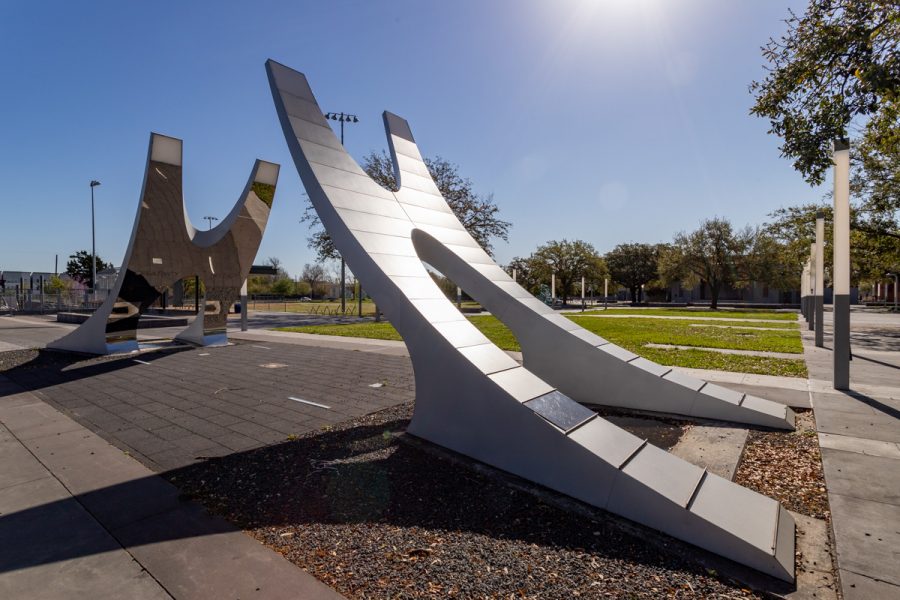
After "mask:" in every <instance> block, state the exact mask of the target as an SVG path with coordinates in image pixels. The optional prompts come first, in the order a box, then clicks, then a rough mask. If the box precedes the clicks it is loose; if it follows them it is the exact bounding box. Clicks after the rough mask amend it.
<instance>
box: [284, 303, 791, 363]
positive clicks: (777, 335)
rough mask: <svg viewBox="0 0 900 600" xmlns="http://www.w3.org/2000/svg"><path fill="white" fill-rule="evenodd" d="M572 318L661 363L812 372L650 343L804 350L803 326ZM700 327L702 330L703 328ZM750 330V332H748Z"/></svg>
mask: <svg viewBox="0 0 900 600" xmlns="http://www.w3.org/2000/svg"><path fill="white" fill-rule="evenodd" d="M570 318H571V319H572V320H573V321H575V322H576V323H578V324H579V325H581V326H582V327H585V329H588V330H590V331H593V332H594V333H596V334H597V335H600V336H601V337H603V338H605V339H607V340H609V341H611V342H613V343H614V344H617V345H619V346H622V347H623V348H626V349H628V350H631V351H632V352H634V353H635V354H639V355H640V356H643V357H644V358H647V359H649V360H652V361H654V362H657V363H659V364H661V365H667V366H673V367H686V368H694V369H714V370H718V371H733V372H737V373H753V374H758V375H782V376H786V377H806V376H807V371H806V363H805V362H804V361H803V360H802V359H800V358H799V357H798V359H797V360H792V359H786V358H770V357H764V356H742V355H737V354H722V353H721V352H714V351H710V350H700V349H696V350H695V349H691V350H678V349H671V350H670V349H666V348H647V347H646V346H644V344H646V343H649V342H653V343H658V344H678V345H681V346H705V347H709V348H733V349H738V350H763V351H769V352H798V353H799V352H802V351H803V349H802V345H801V343H800V332H799V331H797V330H787V329H785V330H773V331H756V330H751V331H744V330H734V329H718V328H713V327H694V328H691V327H690V321H675V320H673V321H662V320H660V319H595V318H590V317H586V318H578V317H577V316H570ZM469 320H470V321H471V322H472V323H473V324H474V325H475V326H476V327H477V328H478V329H479V330H480V331H481V332H482V333H484V335H485V336H487V338H488V339H489V340H491V342H493V343H494V344H496V345H497V346H498V347H500V348H502V349H503V350H512V351H516V352H519V351H521V348H520V347H519V343H518V341H517V340H516V338H515V336H514V335H513V334H512V331H510V330H509V328H507V327H506V326H505V325H504V324H503V323H501V322H500V321H499V320H498V319H497V318H496V317H493V316H487V315H485V316H475V317H469ZM697 330H700V331H699V332H698V331H697ZM277 331H292V332H297V333H311V334H317V335H337V336H345V337H361V338H370V339H379V340H402V338H401V337H400V334H399V333H397V330H396V329H394V327H393V326H392V325H391V324H390V323H388V322H381V323H352V324H347V325H309V326H304V327H279V328H278V329H277ZM748 333H749V335H744V334H748Z"/></svg>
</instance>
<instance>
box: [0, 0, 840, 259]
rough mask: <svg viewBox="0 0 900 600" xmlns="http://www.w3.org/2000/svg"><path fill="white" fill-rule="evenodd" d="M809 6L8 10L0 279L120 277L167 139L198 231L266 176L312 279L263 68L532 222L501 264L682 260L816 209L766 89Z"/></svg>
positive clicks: (268, 241) (709, 2) (587, 3)
mask: <svg viewBox="0 0 900 600" xmlns="http://www.w3.org/2000/svg"><path fill="white" fill-rule="evenodd" d="M789 6H793V7H794V8H795V9H798V10H800V11H802V9H803V6H804V3H803V2H797V1H789V0H778V1H766V2H751V1H745V2H723V1H721V0H679V1H677V2H676V1H674V0H553V1H550V0H545V1H538V0H532V1H526V0H505V1H499V0H497V1H494V0H468V1H454V2H423V1H402V2H401V1H397V2H382V1H371V0H370V1H358V2H342V1H327V2H326V1H322V0H319V1H316V2H307V1H303V0H291V1H285V2H274V1H256V2H252V3H250V2H241V3H238V2H221V1H218V2H183V1H177V2H175V1H160V2H121V1H94V2H72V1H69V0H66V1H58V2H35V1H26V0H22V1H16V0H6V1H4V2H2V3H0V75H2V81H3V85H2V87H0V179H2V181H3V186H2V188H0V189H2V191H0V199H2V200H0V208H2V213H0V223H2V227H0V269H7V270H52V269H53V259H54V255H55V254H57V253H58V254H59V256H60V268H61V269H62V268H64V264H65V259H66V257H67V256H68V255H69V254H70V253H73V252H74V251H76V250H79V249H86V248H87V249H89V248H90V190H89V187H88V182H89V181H90V180H91V179H93V178H96V179H99V180H100V181H101V182H102V186H101V187H100V188H98V189H97V211H98V216H97V252H98V254H99V255H100V256H102V257H103V258H104V259H106V260H111V261H112V262H114V263H115V264H119V263H120V261H121V259H122V255H123V253H124V250H125V246H126V244H127V241H128V236H129V234H130V229H131V225H132V222H133V219H134V214H135V210H136V204H137V201H138V195H139V193H140V188H141V179H142V177H143V169H144V163H145V158H146V150H147V142H148V137H149V133H150V132H151V131H156V132H160V133H164V134H168V135H172V136H176V137H180V138H182V139H184V140H185V187H184V189H185V197H186V201H187V205H188V211H189V213H190V216H191V218H192V219H193V221H194V223H195V224H196V225H198V226H200V227H202V226H205V222H204V221H202V217H203V216H204V215H215V216H219V217H222V216H224V215H225V214H226V213H227V211H228V210H229V208H230V207H231V206H232V205H233V203H234V202H235V200H236V199H237V195H238V194H239V193H240V191H241V189H242V188H243V185H244V183H245V182H246V179H247V176H248V173H249V169H250V167H251V166H252V164H253V160H254V159H255V158H256V157H259V158H263V159H266V160H271V161H274V162H278V163H281V164H282V171H281V179H280V181H279V186H278V192H277V195H276V199H275V207H274V210H273V212H272V216H271V220H270V222H269V228H268V230H267V231H266V236H265V238H264V239H263V243H262V246H261V248H260V251H259V255H258V256H257V262H263V261H264V260H265V258H266V257H268V256H277V257H279V258H281V259H282V261H283V262H284V264H285V265H286V267H287V268H288V270H289V271H290V272H291V273H292V274H293V275H296V274H298V273H299V271H300V270H301V269H302V266H303V264H304V263H305V262H311V261H312V260H313V254H312V252H311V251H309V250H308V249H307V248H306V237H307V235H308V232H307V229H306V226H305V225H301V224H299V223H298V221H299V218H300V215H301V212H302V208H303V195H302V187H301V184H300V180H299V177H298V176H297V173H296V171H295V170H294V168H293V165H292V163H291V160H290V156H289V154H288V151H287V147H286V145H285V142H284V139H283V136H282V133H281V131H280V127H279V125H278V121H277V118H276V115H275V110H274V108H273V105H272V99H271V95H270V92H269V89H268V83H267V81H266V77H265V71H264V67H263V63H264V62H265V60H266V59H267V58H273V59H275V60H278V61H280V62H282V63H284V64H287V65H289V66H292V67H294V68H296V69H298V70H301V71H304V72H305V73H306V74H307V76H308V77H309V79H310V82H311V83H312V86H313V89H314V91H315V93H316V94H317V96H318V99H319V101H320V103H321V105H322V107H323V108H324V109H325V110H334V111H345V112H352V113H356V114H357V115H359V117H360V119H361V121H360V123H359V124H357V125H353V126H351V127H350V128H349V129H348V131H347V147H348V150H349V151H350V152H351V153H352V154H353V155H354V156H355V157H356V158H357V159H361V158H362V157H363V156H364V155H365V154H367V153H368V152H369V151H370V150H380V149H382V148H385V147H386V143H385V139H384V133H383V128H382V123H381V117H380V115H381V111H382V110H384V109H389V110H391V111H393V112H396V113H398V114H400V115H402V116H404V117H406V118H407V119H409V120H410V122H411V124H412V126H413V131H414V133H415V135H416V138H417V140H418V141H419V144H420V146H421V148H422V149H423V151H424V153H425V154H426V155H432V156H433V155H436V154H439V155H442V156H444V157H445V158H447V159H449V160H451V161H452V162H455V163H457V164H458V165H459V167H460V171H461V173H462V174H463V175H465V176H468V177H470V178H471V179H472V180H473V182H474V183H475V186H476V189H477V190H478V191H480V192H482V193H493V194H494V197H495V199H496V201H497V203H498V204H499V206H500V208H501V213H502V216H503V217H504V218H505V219H507V220H509V221H511V222H512V223H513V227H512V230H511V235H510V240H509V243H508V244H504V243H502V242H501V243H498V244H497V246H496V254H497V258H498V259H499V260H500V262H506V261H508V260H509V259H510V258H511V257H512V256H515V255H526V254H528V253H530V252H531V251H532V250H534V248H535V247H536V246H537V245H538V244H540V243H543V242H545V241H547V240H550V239H562V238H568V239H576V238H580V239H584V240H587V241H589V242H591V243H593V244H594V245H595V246H596V248H597V249H598V250H599V251H601V252H605V251H607V250H609V249H610V248H612V247H613V246H615V245H616V244H618V243H621V242H628V241H641V242H658V241H667V240H670V239H671V238H672V236H673V235H674V234H675V233H676V232H677V231H679V230H686V229H692V228H694V227H695V226H696V225H697V223H698V222H699V221H700V220H701V219H702V218H705V217H710V216H714V215H718V216H723V217H727V218H729V219H731V220H732V221H733V222H734V223H736V224H738V225H744V224H748V223H749V224H757V223H760V222H762V221H764V220H765V218H766V215H767V213H769V212H771V211H772V210H774V209H776V208H778V207H780V206H786V205H791V204H796V203H800V202H807V201H811V200H816V199H818V198H820V197H821V196H822V191H823V190H821V189H819V190H816V189H812V188H810V187H808V186H807V185H806V184H805V183H804V182H803V181H802V180H801V178H800V177H799V176H798V175H797V174H796V173H795V172H794V171H793V170H792V168H791V166H790V164H789V162H788V161H786V160H784V159H781V158H779V155H778V150H777V144H778V140H777V139H776V138H774V137H772V136H770V135H768V134H767V133H766V130H767V123H766V122H765V121H764V120H761V119H758V118H755V117H751V116H749V115H748V108H749V107H750V105H751V102H752V100H751V96H750V94H749V93H748V91H747V86H748V84H749V83H750V81H751V80H753V79H755V78H759V77H761V76H762V75H763V73H764V71H763V68H762V58H761V56H760V52H759V47H760V45H762V44H763V43H765V41H766V40H767V38H768V37H769V36H770V35H776V34H779V33H781V32H782V31H783V29H784V24H783V23H782V19H783V18H784V17H785V16H786V15H787V9H788V7H789Z"/></svg>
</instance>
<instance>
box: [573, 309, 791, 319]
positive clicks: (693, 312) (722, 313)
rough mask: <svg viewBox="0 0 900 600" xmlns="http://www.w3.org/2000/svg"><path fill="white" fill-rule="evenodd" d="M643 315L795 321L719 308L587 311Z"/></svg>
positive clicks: (772, 313)
mask: <svg viewBox="0 0 900 600" xmlns="http://www.w3.org/2000/svg"><path fill="white" fill-rule="evenodd" d="M604 313H606V314H608V315H644V316H647V317H697V318H699V319H715V318H717V317H718V318H720V319H750V320H753V319H769V320H775V321H796V320H797V313H795V312H777V311H774V310H761V309H752V310H741V311H738V310H729V309H724V308H720V309H717V310H710V309H708V308H610V309H609V310H589V311H585V313H584V314H588V315H602V314H604Z"/></svg>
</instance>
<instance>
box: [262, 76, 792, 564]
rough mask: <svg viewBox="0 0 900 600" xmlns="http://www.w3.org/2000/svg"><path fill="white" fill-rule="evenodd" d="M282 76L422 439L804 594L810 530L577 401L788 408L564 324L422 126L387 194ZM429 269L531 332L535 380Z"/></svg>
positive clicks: (307, 179) (732, 410)
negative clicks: (391, 335) (527, 284)
mask: <svg viewBox="0 0 900 600" xmlns="http://www.w3.org/2000/svg"><path fill="white" fill-rule="evenodd" d="M266 70H267V72H268V76H269V83H270V85H271V88H272V94H273V97H274V100H275V105H276V109H277V112H278V116H279V119H280V121H281V125H282V128H283V130H284V134H285V138H286V140H287V143H288V147H289V148H290V151H291V155H292V157H293V159H294V163H295V165H296V167H297V170H298V171H299V173H300V177H301V179H302V181H303V185H304V187H305V188H306V191H307V193H308V194H309V197H310V199H311V201H312V203H313V205H314V207H315V209H316V211H317V212H318V215H319V217H320V218H321V220H322V223H323V224H324V226H325V228H326V230H327V231H328V233H329V234H330V236H331V237H332V239H333V241H334V244H335V246H336V247H337V248H338V250H339V251H340V253H341V255H342V256H343V257H344V258H345V259H346V261H347V262H348V263H349V264H350V267H351V268H352V269H353V272H354V274H356V275H357V276H358V277H359V279H360V280H361V281H362V282H363V283H364V284H365V287H366V290H367V291H368V292H369V293H370V294H371V295H372V297H373V298H374V299H375V300H376V301H377V302H378V306H379V308H381V309H382V310H383V311H384V313H385V314H386V315H387V316H388V317H389V318H390V320H391V322H392V323H393V324H394V326H395V327H396V328H397V330H398V331H399V332H400V334H401V335H402V336H403V339H404V340H405V342H406V344H407V347H408V348H409V354H410V358H411V360H412V363H413V368H414V371H415V378H416V404H415V412H414V415H413V419H412V421H411V423H410V425H409V429H408V431H409V433H411V434H413V435H416V436H419V437H421V438H424V439H427V440H429V441H431V442H434V443H437V444H440V445H442V446H445V447H447V448H450V449H452V450H455V451H457V452H460V453H462V454H465V455H467V456H470V457H472V458H475V459H477V460H480V461H482V462H485V463H487V464H490V465H493V466H495V467H498V468H500V469H503V470H506V471H508V472H510V473H514V474H516V475H519V476H521V477H524V478H526V479H529V480H531V481H534V482H536V483H539V484H542V485H545V486H547V487H549V488H552V489H554V490H557V491H559V492H562V493H564V494H567V495H569V496H572V497H574V498H577V499H579V500H582V501H584V502H587V503H589V504H591V505H593V506H597V507H600V508H604V509H607V510H610V511H612V512H614V513H617V514H619V515H622V516H625V517H627V518H630V519H633V520H635V521H637V522H640V523H643V524H645V525H648V526H650V527H653V528H656V529H659V530H661V531H664V532H666V533H668V534H670V535H673V536H675V537H677V538H680V539H682V540H686V541H688V542H691V543H693V544H696V545H697V546H700V547H703V548H706V549H708V550H711V551H713V552H716V553H718V554H720V555H723V556H726V557H729V558H731V559H733V560H735V561H738V562H741V563H743V564H746V565H749V566H751V567H754V568H756V569H758V570H760V571H763V572H765V573H768V574H770V575H773V576H775V577H779V578H782V579H786V580H792V579H793V572H794V521H793V519H792V517H791V516H790V514H789V513H788V512H787V511H786V510H785V509H784V508H783V507H781V506H780V505H779V504H778V502H776V501H775V500H772V499H771V498H767V497H765V496H762V495H760V494H757V493H755V492H752V491H750V490H747V489H745V488H742V487H740V486H738V485H736V484H734V483H732V482H730V481H728V480H726V479H723V478H721V477H719V476H717V475H714V474H712V473H709V472H707V471H706V470H705V469H701V468H699V467H696V466H694V465H691V464H689V463H687V462H685V461H683V460H681V459H679V458H676V457H674V456H672V455H671V454H668V453H667V452H664V451H663V450H660V449H659V448H656V447H655V446H653V445H651V444H648V443H647V442H646V440H641V439H639V438H637V437H635V436H634V435H631V434H630V433H628V432H626V431H624V430H622V429H620V428H618V427H616V426H615V425H613V424H611V423H610V422H608V421H606V420H604V419H602V418H600V417H599V416H598V415H597V414H596V413H594V412H593V411H591V410H589V409H587V408H585V407H584V406H582V405H581V404H579V402H576V401H575V400H579V401H581V402H585V403H597V404H609V405H615V406H626V407H629V408H643V409H650V410H662V411H666V412H677V413H681V414H686V415H694V416H701V417H710V418H717V419H732V420H739V421H743V422H748V423H758V424H763V425H769V426H773V427H783V428H789V427H791V425H792V420H793V414H792V413H791V412H790V411H789V410H788V409H786V408H784V407H782V406H780V405H775V404H774V403H771V402H768V401H766V400H762V399H760V398H755V397H751V396H743V395H741V394H736V393H734V392H731V391H729V390H725V389H724V388H719V387H717V386H713V385H711V384H706V383H705V382H702V381H699V380H694V379H691V378H687V377H683V376H680V375H677V374H675V373H674V372H672V371H670V370H669V369H667V368H665V367H661V366H659V365H656V364H654V363H652V362H650V361H646V360H644V359H640V358H638V357H636V356H635V355H633V354H631V353H630V352H627V351H625V350H623V349H622V348H619V347H617V346H615V345H613V344H609V343H607V342H606V341H605V340H603V339H601V338H599V337H597V336H596V335H594V334H592V333H590V332H588V331H585V330H584V329H582V328H580V327H578V326H577V325H575V324H574V323H572V322H571V321H569V320H568V319H566V318H564V317H562V316H560V315H558V314H556V313H554V312H553V311H551V310H549V309H548V308H547V307H546V306H544V305H543V303H541V302H539V301H538V300H536V299H535V298H533V297H532V296H531V295H529V294H528V293H527V292H526V291H525V290H524V289H523V288H522V287H520V286H519V285H518V284H516V283H515V282H514V281H513V280H512V279H511V278H510V277H509V276H507V274H506V273H505V272H504V271H503V270H502V269H501V268H500V267H499V266H497V265H496V264H494V262H493V260H492V259H491V257H490V256H489V255H488V254H487V253H486V252H484V250H483V249H482V248H481V247H480V246H479V245H478V244H477V243H476V242H475V240H474V239H473V238H472V237H471V236H470V235H469V234H468V232H467V231H466V230H465V228H464V227H463V225H462V224H461V223H460V222H459V220H458V219H457V218H456V216H455V215H454V214H453V212H452V211H451V209H450V208H449V206H448V205H447V203H446V201H445V200H444V199H443V198H442V197H441V195H440V193H439V191H438V189H437V186H436V185H435V183H434V181H433V180H432V179H431V176H430V174H429V172H428V169H427V168H426V166H425V163H424V161H423V160H422V156H421V154H420V152H419V150H418V147H417V146H416V144H415V141H414V140H413V136H412V133H411V131H410V129H409V127H408V125H407V123H406V121H404V120H403V119H401V118H400V117H397V116H396V115H393V114H390V113H385V114H384V119H385V127H386V129H387V132H388V138H389V142H390V147H391V154H392V156H393V159H394V164H395V169H396V175H397V182H398V187H399V189H398V190H396V191H391V190H386V189H384V188H382V187H381V186H379V185H378V184H377V183H375V182H374V181H373V180H372V179H371V178H370V177H369V176H368V175H367V174H366V173H365V172H364V171H363V170H362V169H361V168H360V167H359V165H358V164H357V163H356V161H355V160H354V159H353V158H352V157H350V156H349V155H348V154H347V152H346V151H345V150H344V148H343V146H342V145H341V144H340V142H339V141H338V139H337V137H336V136H335V135H334V133H333V132H332V130H331V128H330V127H329V125H328V123H327V121H326V120H325V118H324V117H323V114H322V111H321V109H320V108H319V105H318V103H317V102H316V99H315V97H314V96H313V93H312V91H311V89H310V87H309V85H308V83H307V81H306V78H305V77H304V75H303V74H301V73H299V72H297V71H294V70H292V69H289V68H287V67H285V66H283V65H280V64H278V63H276V62H274V61H268V62H267V63H266ZM423 261H424V262H426V263H428V264H430V265H432V266H433V267H435V268H437V269H438V270H440V271H442V272H443V273H445V274H446V275H447V276H448V277H450V278H451V279H452V280H454V281H455V282H457V283H459V284H460V285H461V286H462V287H463V288H464V289H465V290H466V292H468V293H469V294H471V295H472V296H474V297H475V298H476V299H477V300H478V301H479V302H481V303H482V304H484V305H485V306H486V307H487V308H488V309H489V310H490V311H491V312H492V313H493V314H495V315H496V316H497V317H498V318H499V319H500V320H501V321H503V322H504V323H506V324H507V325H508V326H509V327H510V328H511V329H512V330H513V331H514V332H515V334H516V335H517V336H518V338H519V341H520V343H521V345H522V347H523V350H524V355H525V366H520V365H519V364H518V363H517V362H516V361H515V360H513V359H512V358H510V356H509V355H507V354H506V353H505V352H503V351H502V350H501V349H499V348H498V347H496V346H495V345H494V344H492V343H491V342H490V341H489V340H488V339H487V338H486V337H485V336H484V335H483V334H482V333H481V332H480V331H479V330H478V329H476V328H475V327H474V326H473V325H472V324H471V323H470V322H469V321H468V320H467V319H466V318H465V317H464V316H463V315H462V314H461V313H460V312H459V311H458V310H457V308H456V307H455V306H454V305H453V304H452V303H451V302H450V301H449V300H448V299H447V298H446V297H445V295H444V293H443V292H442V291H441V290H440V289H439V288H438V287H437V285H436V284H435V283H434V281H433V280H432V278H431V276H430V275H429V273H428V271H427V270H426V268H425V266H424V264H423ZM543 347H549V348H552V349H553V351H552V352H548V351H543V350H542V349H541V348H543ZM573 398H574V400H573Z"/></svg>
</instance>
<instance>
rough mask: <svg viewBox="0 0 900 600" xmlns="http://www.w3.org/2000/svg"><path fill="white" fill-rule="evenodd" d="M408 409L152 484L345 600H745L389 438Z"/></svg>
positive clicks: (689, 568)
mask: <svg viewBox="0 0 900 600" xmlns="http://www.w3.org/2000/svg"><path fill="white" fill-rule="evenodd" d="M411 410H412V406H411V404H405V405H400V406H397V407H394V408H390V409H387V410H384V411H381V412H379V413H375V414H372V415H368V416H366V417H362V418H359V419H356V420H354V421H350V422H347V423H345V424H343V425H341V426H338V427H335V428H333V429H327V430H325V431H323V432H320V433H316V434H312V435H307V436H305V437H302V438H300V439H297V440H294V441H291V442H287V443H284V444H279V445H277V446H269V447H267V448H261V449H258V450H254V451H250V452H246V453H241V454H235V455H231V456H227V457H224V458H221V459H215V460H209V461H206V462H203V463H197V464H195V465H191V466H189V467H185V468H183V469H180V470H177V471H171V472H169V473H165V474H164V476H166V477H168V478H169V479H170V480H171V481H172V482H173V483H174V484H175V485H177V486H179V487H180V488H181V489H182V490H183V491H184V492H185V493H186V494H187V495H188V496H189V497H193V498H194V499H196V500H198V501H200V502H202V503H203V504H205V505H206V506H207V508H208V509H209V510H210V511H211V512H214V513H217V514H220V515H223V516H224V517H225V518H227V519H229V520H230V521H232V522H234V523H235V524H237V525H238V526H239V527H241V528H243V529H245V530H247V531H248V532H249V533H250V534H251V535H253V536H254V537H256V538H257V539H259V540H260V541H261V542H263V543H265V544H266V545H268V546H269V547H271V548H273V549H275V550H276V551H278V552H280V553H281V554H282V555H284V556H285V557H287V558H288V559H289V560H291V561H292V562H294V563H295V564H297V565H299V566H300V567H302V568H304V569H306V570H307V571H309V572H310V573H312V574H313V575H315V576H316V577H317V578H319V579H320V580H322V581H324V582H325V583H327V584H328V585H330V586H332V587H333V588H335V589H336V590H338V591H339V592H341V593H342V594H345V595H347V596H348V597H350V598H445V597H460V598H482V597H484V598H511V597H512V598H520V597H527V598H573V597H586V598H668V597H678V598H685V597H693V598H746V597H756V596H755V595H754V594H753V593H752V592H750V590H747V589H742V587H741V586H740V584H738V583H736V582H733V581H729V580H727V579H725V578H724V577H723V576H721V575H718V574H716V573H715V572H714V571H708V570H707V569H706V568H704V567H702V566H700V565H699V564H698V563H697V562H695V561H694V560H692V559H691V557H692V556H696V555H697V550H696V549H693V548H691V547H690V546H687V545H685V544H682V543H680V542H677V541H674V540H670V539H668V538H664V537H663V536H660V535H658V534H653V533H650V534H648V535H652V536H655V538H656V539H660V540H662V541H661V542H660V543H657V544H650V543H647V541H645V540H642V539H641V538H639V537H637V536H635V535H634V534H632V533H629V532H627V530H626V529H625V528H623V527H621V525H620V524H619V523H618V522H617V521H616V520H615V519H614V518H613V517H611V516H609V515H608V514H606V513H603V512H602V511H597V512H596V519H595V520H590V519H587V518H585V517H584V516H579V515H577V514H574V513H572V512H567V511H564V510H562V509H560V508H557V507H555V506H551V505H549V504H547V503H545V502H542V501H541V500H540V499H539V498H538V497H536V496H535V495H533V494H530V493H527V492H525V491H522V490H519V489H514V488H512V487H510V486H509V485H506V484H505V483H504V482H503V481H502V480H500V479H498V478H496V477H491V476H488V475H485V474H482V473H481V472H479V471H476V470H473V469H471V468H469V467H467V466H465V465H464V464H462V463H460V462H459V461H455V460H449V459H447V458H443V457H441V456H437V455H435V454H434V453H432V452H427V451H425V450H423V449H422V448H420V447H419V446H418V445H416V444H409V443H404V441H403V440H402V439H401V438H399V434H400V433H401V432H403V431H404V430H405V428H406V426H407V424H408V422H409V418H410V415H411Z"/></svg>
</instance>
